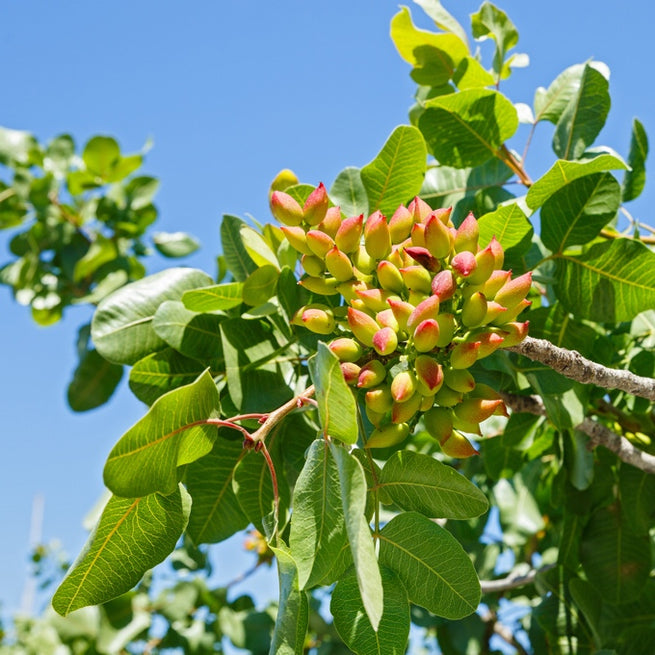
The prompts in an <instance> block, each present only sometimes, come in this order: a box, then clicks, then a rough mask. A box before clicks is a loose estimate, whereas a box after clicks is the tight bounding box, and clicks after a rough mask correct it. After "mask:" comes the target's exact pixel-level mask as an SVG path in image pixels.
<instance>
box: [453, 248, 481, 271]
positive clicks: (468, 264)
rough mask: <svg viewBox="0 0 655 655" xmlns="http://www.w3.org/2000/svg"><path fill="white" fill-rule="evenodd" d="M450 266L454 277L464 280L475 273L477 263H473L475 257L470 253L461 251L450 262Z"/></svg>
mask: <svg viewBox="0 0 655 655" xmlns="http://www.w3.org/2000/svg"><path fill="white" fill-rule="evenodd" d="M450 265H451V266H452V269H453V271H455V274H456V275H459V276H460V277H465V278H466V277H468V276H469V275H471V273H473V271H475V269H476V267H477V265H478V263H477V262H476V261H475V255H474V254H473V253H472V252H469V251H468V250H462V252H459V253H457V254H456V255H455V256H454V257H453V258H452V259H451V260H450Z"/></svg>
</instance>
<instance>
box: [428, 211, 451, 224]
mask: <svg viewBox="0 0 655 655" xmlns="http://www.w3.org/2000/svg"><path fill="white" fill-rule="evenodd" d="M452 213H453V208H452V207H440V208H439V209H435V210H434V211H433V212H431V214H434V215H435V216H436V217H437V218H438V219H439V220H440V221H441V222H442V223H443V224H444V225H445V226H446V227H452V226H453V224H452V221H451V220H450V217H451V215H452ZM428 218H429V217H428ZM426 222H427V221H426Z"/></svg>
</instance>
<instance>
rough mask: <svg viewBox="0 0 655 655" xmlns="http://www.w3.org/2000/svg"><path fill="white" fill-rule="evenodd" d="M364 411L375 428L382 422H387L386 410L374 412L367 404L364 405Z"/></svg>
mask: <svg viewBox="0 0 655 655" xmlns="http://www.w3.org/2000/svg"><path fill="white" fill-rule="evenodd" d="M364 411H365V412H366V417H367V418H368V420H369V421H370V422H371V424H372V425H374V426H375V427H376V428H379V427H381V426H382V424H383V423H388V422H389V416H388V412H374V411H373V410H372V409H371V408H370V407H369V406H368V405H366V406H365V408H364Z"/></svg>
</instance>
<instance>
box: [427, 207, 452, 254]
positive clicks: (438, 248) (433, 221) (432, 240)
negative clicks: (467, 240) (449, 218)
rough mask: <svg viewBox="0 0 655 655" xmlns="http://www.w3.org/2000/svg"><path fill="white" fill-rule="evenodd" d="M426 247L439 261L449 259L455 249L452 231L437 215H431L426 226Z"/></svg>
mask: <svg viewBox="0 0 655 655" xmlns="http://www.w3.org/2000/svg"><path fill="white" fill-rule="evenodd" d="M425 247H426V248H427V249H428V250H429V251H430V252H431V253H432V254H433V255H434V256H435V257H438V258H439V259H443V258H444V257H447V256H448V255H449V254H450V251H451V250H452V247H453V239H452V235H451V233H450V230H449V229H448V228H447V227H446V226H445V225H444V224H443V222H442V221H441V220H440V219H439V217H438V216H436V215H435V214H431V215H430V216H429V217H428V220H427V222H426V224H425Z"/></svg>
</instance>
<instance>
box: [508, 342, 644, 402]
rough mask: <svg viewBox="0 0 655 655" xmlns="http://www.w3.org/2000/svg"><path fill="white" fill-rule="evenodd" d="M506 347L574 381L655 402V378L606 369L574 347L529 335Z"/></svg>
mask: <svg viewBox="0 0 655 655" xmlns="http://www.w3.org/2000/svg"><path fill="white" fill-rule="evenodd" d="M507 350H511V351H512V352H515V353H519V354H520V355H524V356H525V357H528V358H529V359H532V360H533V361H535V362H541V363H542V364H545V365H546V366H549V367H550V368H552V369H553V370H554V371H557V372H558V373H561V374H562V375H564V376H565V377H567V378H570V379H571V380H576V381H577V382H584V383H585V384H595V385H596V386H598V387H604V388H605V389H619V390H621V391H626V392H627V393H630V394H632V395H633V396H641V397H642V398H648V400H653V401H655V380H654V379H652V378H645V377H642V376H640V375H635V374H634V373H631V372H630V371H623V370H619V369H615V368H607V367H606V366H602V365H601V364H597V363H596V362H592V361H591V360H589V359H587V358H586V357H583V356H582V355H581V354H580V353H579V352H577V351H575V350H566V348H560V347H558V346H554V345H553V344H552V343H550V341H546V340H545V339H534V338H532V337H526V338H525V339H524V340H523V341H522V342H521V343H520V344H518V345H516V346H512V347H511V348H508V349H507Z"/></svg>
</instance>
